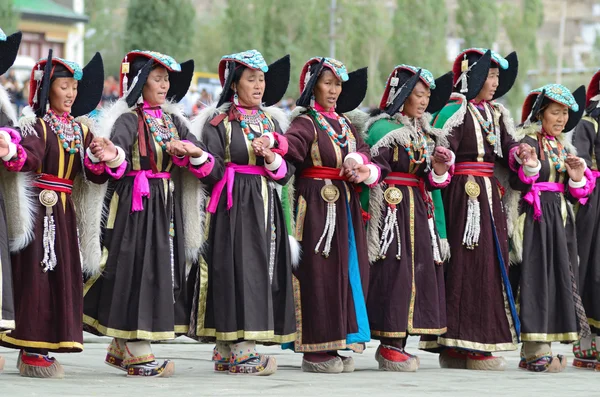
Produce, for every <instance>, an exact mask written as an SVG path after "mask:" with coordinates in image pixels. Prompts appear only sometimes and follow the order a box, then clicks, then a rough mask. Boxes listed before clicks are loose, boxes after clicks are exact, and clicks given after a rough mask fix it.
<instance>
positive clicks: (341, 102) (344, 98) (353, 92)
mask: <svg viewBox="0 0 600 397" xmlns="http://www.w3.org/2000/svg"><path fill="white" fill-rule="evenodd" d="M313 65H314V66H313ZM323 68H328V69H329V70H331V71H332V72H333V74H335V75H336V77H337V78H338V79H340V81H341V82H342V92H341V93H340V96H339V97H338V100H337V103H336V106H335V110H336V112H338V113H346V112H349V111H351V110H354V109H356V108H357V107H358V106H359V105H360V104H361V102H362V101H363V99H365V96H366V95H367V68H362V69H358V70H355V71H354V72H351V73H348V70H347V69H346V66H345V65H344V64H343V63H341V62H340V61H338V60H336V59H333V58H323V57H315V58H311V59H309V60H308V62H306V64H304V67H303V68H302V71H301V72H300V93H301V94H300V98H298V100H297V101H296V105H298V106H302V107H309V106H310V100H311V97H312V95H313V90H314V88H315V85H316V84H317V80H318V79H319V76H320V74H321V72H322V71H323Z"/></svg>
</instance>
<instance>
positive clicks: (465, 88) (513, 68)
mask: <svg viewBox="0 0 600 397" xmlns="http://www.w3.org/2000/svg"><path fill="white" fill-rule="evenodd" d="M488 54H489V59H487V57H486V55H488ZM492 66H495V67H497V68H498V69H499V71H500V81H499V83H498V84H499V85H498V88H497V89H496V93H495V95H494V98H493V99H498V98H500V97H502V96H504V95H505V94H506V93H507V92H508V91H510V89H511V88H512V86H513V85H514V83H515V80H516V78H517V73H518V71H519V60H518V57H517V53H516V52H512V53H510V54H509V55H508V56H506V57H502V56H501V55H500V54H498V53H497V52H496V51H493V50H488V49H486V48H468V49H466V50H463V51H461V52H460V54H458V56H457V57H456V59H455V60H454V65H453V67H452V71H453V72H454V87H455V90H456V91H458V92H460V93H461V94H464V95H465V96H466V97H467V99H468V100H471V99H473V98H475V97H476V96H477V95H478V94H479V91H481V89H482V88H483V84H484V83H485V80H486V79H487V75H488V71H489V69H490V67H492Z"/></svg>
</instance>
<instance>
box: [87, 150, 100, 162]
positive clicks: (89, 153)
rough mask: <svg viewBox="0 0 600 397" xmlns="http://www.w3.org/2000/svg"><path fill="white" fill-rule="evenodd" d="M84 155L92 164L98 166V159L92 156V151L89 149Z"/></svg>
mask: <svg viewBox="0 0 600 397" xmlns="http://www.w3.org/2000/svg"><path fill="white" fill-rule="evenodd" d="M85 153H86V154H87V156H88V157H89V159H90V161H91V162H92V163H94V164H98V163H99V162H100V159H99V158H98V157H96V156H94V153H92V149H90V148H89V147H88V148H87V149H86V150H85Z"/></svg>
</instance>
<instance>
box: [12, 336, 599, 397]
mask: <svg viewBox="0 0 600 397" xmlns="http://www.w3.org/2000/svg"><path fill="white" fill-rule="evenodd" d="M108 341H109V339H107V338H97V337H93V336H91V335H86V338H85V342H86V345H85V352H83V353H80V354H58V355H56V356H57V357H58V359H59V361H60V362H61V363H62V364H63V366H64V367H65V372H66V377H65V379H62V380H60V379H49V380H40V379H28V378H22V377H20V376H19V374H18V371H17V370H16V368H15V363H16V357H17V354H16V352H15V351H12V350H8V349H3V348H0V355H3V356H4V357H5V358H6V360H7V363H6V368H5V369H4V373H2V374H1V375H0V397H9V396H10V397H12V396H64V397H67V396H110V397H116V396H131V397H146V396H168V395H171V396H173V397H175V396H177V397H179V396H217V395H219V396H241V395H249V396H253V395H262V396H289V397H291V396H364V395H368V396H370V397H371V396H384V395H386V396H387V395H394V396H410V397H413V396H440V395H443V396H481V395H485V396H486V397H487V396H502V395H510V396H530V395H532V394H534V393H536V394H538V395H546V396H556V395H559V394H568V395H569V396H584V395H586V396H587V395H594V394H597V392H598V390H599V389H598V388H599V386H600V373H595V372H590V371H584V370H577V369H574V368H572V367H568V368H567V370H566V371H565V372H563V373H560V374H532V373H528V372H526V371H522V370H518V369H517V364H518V357H519V356H518V352H512V353H508V354H506V355H505V356H506V357H507V359H508V362H509V369H508V370H507V371H506V372H495V373H492V372H476V371H467V370H442V369H440V368H439V365H438V362H437V355H434V354H429V353H425V352H420V353H419V356H420V357H421V368H420V369H419V371H418V372H416V373H389V372H380V371H378V370H377V363H376V362H375V360H374V358H373V355H374V353H375V348H376V347H377V344H376V343H371V344H369V348H368V349H367V350H366V351H365V353H364V354H362V355H361V354H356V355H354V359H355V361H356V371H355V372H354V373H351V374H336V375H324V374H308V373H304V372H302V371H301V370H300V363H301V356H300V355H297V354H294V353H291V352H289V351H281V350H280V349H279V348H277V347H268V348H264V349H262V350H261V351H263V352H265V353H269V354H273V355H275V356H276V357H277V362H278V363H279V371H278V372H277V373H276V374H275V375H272V376H268V377H264V378H263V377H247V376H241V375H240V376H231V375H227V374H214V373H213V372H212V363H211V362H210V356H211V352H212V346H211V345H201V344H197V343H195V342H193V341H191V340H189V339H186V338H180V339H178V340H177V341H176V343H165V344H159V345H155V347H154V351H155V353H156V355H157V356H158V357H161V358H170V359H173V360H174V361H175V368H176V370H175V376H174V377H172V378H168V379H130V378H126V377H125V375H124V374H123V373H121V372H119V371H117V370H114V369H112V368H110V367H109V366H107V365H105V364H103V360H104V356H105V348H106V345H107V344H108ZM415 345H416V339H410V340H409V347H408V348H409V351H413V352H414V351H416V348H415ZM554 350H555V353H561V354H565V355H567V356H568V357H569V360H571V359H572V355H571V352H570V350H571V346H570V345H556V346H554Z"/></svg>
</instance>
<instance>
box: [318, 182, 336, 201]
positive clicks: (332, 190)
mask: <svg viewBox="0 0 600 397" xmlns="http://www.w3.org/2000/svg"><path fill="white" fill-rule="evenodd" d="M321 198H323V200H325V201H326V202H328V203H335V202H336V201H337V200H338V199H339V198H340V189H338V188H337V186H335V185H329V184H327V185H325V186H323V187H322V188H321Z"/></svg>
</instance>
